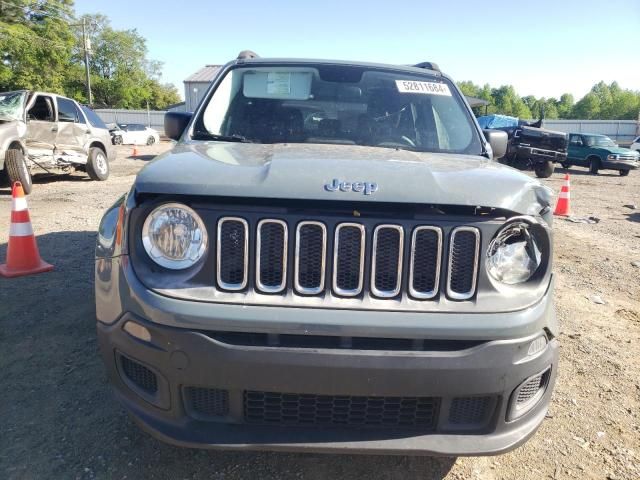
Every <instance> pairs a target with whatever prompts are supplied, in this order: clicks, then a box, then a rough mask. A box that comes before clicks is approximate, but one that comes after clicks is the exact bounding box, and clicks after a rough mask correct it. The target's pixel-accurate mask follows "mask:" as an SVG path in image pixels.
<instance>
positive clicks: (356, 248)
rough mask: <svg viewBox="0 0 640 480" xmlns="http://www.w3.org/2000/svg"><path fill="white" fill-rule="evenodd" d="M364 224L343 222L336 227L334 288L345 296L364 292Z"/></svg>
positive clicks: (353, 295)
mask: <svg viewBox="0 0 640 480" xmlns="http://www.w3.org/2000/svg"><path fill="white" fill-rule="evenodd" d="M364 242H365V230H364V225H360V224H358V223H341V224H339V225H338V226H337V227H336V234H335V242H334V246H333V248H334V251H333V290H334V291H335V292H336V293H337V294H338V295H342V296H345V297H355V296H356V295H359V294H360V293H361V292H362V284H363V276H364Z"/></svg>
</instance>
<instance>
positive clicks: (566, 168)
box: [560, 162, 571, 170]
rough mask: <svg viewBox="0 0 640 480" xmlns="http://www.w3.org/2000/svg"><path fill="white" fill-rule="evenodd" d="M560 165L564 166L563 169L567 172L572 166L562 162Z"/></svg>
mask: <svg viewBox="0 0 640 480" xmlns="http://www.w3.org/2000/svg"><path fill="white" fill-rule="evenodd" d="M560 165H562V168H564V169H565V170H568V169H569V167H570V166H571V165H570V164H568V163H567V162H562V163H561V164H560Z"/></svg>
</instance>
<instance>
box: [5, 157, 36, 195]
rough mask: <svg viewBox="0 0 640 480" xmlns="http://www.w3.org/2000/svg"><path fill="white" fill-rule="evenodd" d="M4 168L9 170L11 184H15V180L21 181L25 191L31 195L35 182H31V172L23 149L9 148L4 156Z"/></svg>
mask: <svg viewBox="0 0 640 480" xmlns="http://www.w3.org/2000/svg"><path fill="white" fill-rule="evenodd" d="M4 168H5V170H6V171H7V177H9V182H10V184H11V185H13V182H20V183H21V184H22V189H23V190H24V193H25V194H26V195H29V194H30V193H31V189H32V188H33V183H32V182H31V172H29V169H28V168H27V162H26V161H25V159H24V154H23V153H22V150H18V149H17V148H13V149H10V150H7V153H6V155H5V157H4Z"/></svg>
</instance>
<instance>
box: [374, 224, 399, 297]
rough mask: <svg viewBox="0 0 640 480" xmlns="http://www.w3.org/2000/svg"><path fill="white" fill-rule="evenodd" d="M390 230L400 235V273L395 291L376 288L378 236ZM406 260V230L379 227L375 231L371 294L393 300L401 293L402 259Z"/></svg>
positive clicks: (395, 227)
mask: <svg viewBox="0 0 640 480" xmlns="http://www.w3.org/2000/svg"><path fill="white" fill-rule="evenodd" d="M384 229H390V230H396V231H397V232H398V233H399V235H400V239H399V243H398V262H397V265H398V267H397V268H398V273H397V275H396V288H395V289H393V290H379V289H378V288H377V287H376V266H377V265H376V264H377V250H378V235H379V233H380V231H381V230H384ZM403 258H404V229H403V228H402V226H400V225H390V224H384V225H378V226H377V227H376V228H375V230H374V231H373V252H372V254H371V293H373V294H374V295H375V296H376V297H381V298H391V297H395V296H397V295H398V294H399V293H400V287H401V286H402V259H403Z"/></svg>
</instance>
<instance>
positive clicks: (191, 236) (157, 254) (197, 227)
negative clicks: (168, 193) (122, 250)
mask: <svg viewBox="0 0 640 480" xmlns="http://www.w3.org/2000/svg"><path fill="white" fill-rule="evenodd" d="M142 244H143V246H144V249H145V251H146V252H147V254H148V255H149V257H151V259H152V260H153V261H154V262H155V263H157V264H158V265H160V266H162V267H165V268H169V269H171V270H183V269H186V268H189V267H192V266H193V265H195V264H196V263H198V261H199V260H200V259H201V258H202V257H203V256H204V254H205V253H206V251H207V245H208V236H207V229H206V228H205V226H204V223H203V221H202V219H201V218H200V216H199V215H198V214H197V213H196V212H195V211H193V210H192V209H191V208H189V207H187V206H186V205H183V204H181V203H166V204H164V205H160V206H159V207H157V208H155V209H154V210H153V211H152V212H151V213H150V214H149V216H148V217H147V219H146V220H145V222H144V225H143V226H142Z"/></svg>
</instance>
